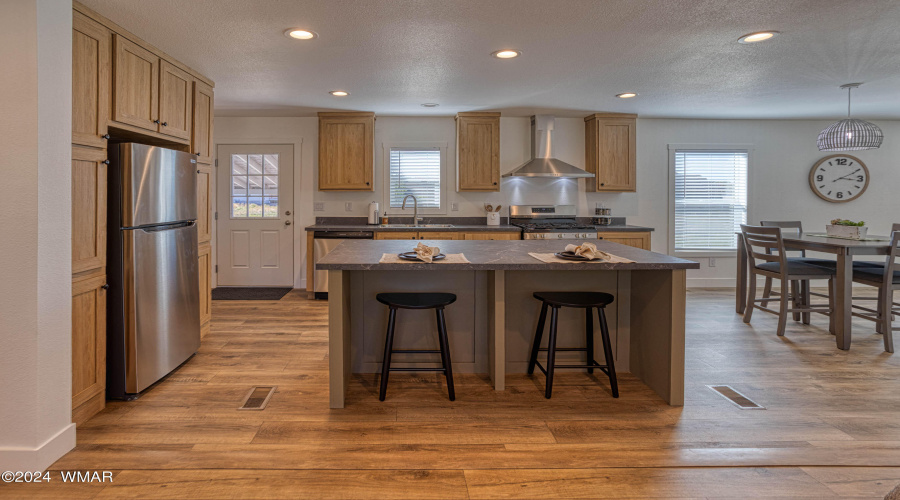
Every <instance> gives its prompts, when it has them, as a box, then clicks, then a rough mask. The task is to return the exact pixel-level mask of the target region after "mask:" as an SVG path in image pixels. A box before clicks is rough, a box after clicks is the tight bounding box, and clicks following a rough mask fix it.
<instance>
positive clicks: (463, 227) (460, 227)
mask: <svg viewBox="0 0 900 500" xmlns="http://www.w3.org/2000/svg"><path fill="white" fill-rule="evenodd" d="M436 224H441V223H440V222H438V223H436ZM304 229H305V230H307V231H386V232H391V231H393V232H403V231H423V232H424V231H440V232H457V231H460V232H469V233H471V232H478V231H484V232H498V233H499V232H506V231H509V232H518V231H521V230H522V228H520V227H517V226H511V225H509V224H501V225H499V226H488V225H486V224H453V227H384V226H381V225H379V224H372V225H370V224H328V223H324V224H322V223H320V224H313V225H312V226H306V227H305V228H304Z"/></svg>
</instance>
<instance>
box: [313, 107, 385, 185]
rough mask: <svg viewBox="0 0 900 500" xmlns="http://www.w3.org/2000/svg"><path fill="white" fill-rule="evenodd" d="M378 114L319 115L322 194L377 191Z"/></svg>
mask: <svg viewBox="0 0 900 500" xmlns="http://www.w3.org/2000/svg"><path fill="white" fill-rule="evenodd" d="M374 149H375V113H364V112H337V113H324V112H323V113H319V191H374V190H375V186H374V184H375V183H374V180H373V174H372V170H373V169H372V159H373V156H374Z"/></svg>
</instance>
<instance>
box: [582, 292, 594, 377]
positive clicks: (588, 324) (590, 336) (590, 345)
mask: <svg viewBox="0 0 900 500" xmlns="http://www.w3.org/2000/svg"><path fill="white" fill-rule="evenodd" d="M584 313H585V314H584V316H585V317H584V321H585V323H584V335H585V337H587V365H588V369H587V371H588V373H594V368H593V365H594V313H593V311H591V308H590V307H585V308H584Z"/></svg>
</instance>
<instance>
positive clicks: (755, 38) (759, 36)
mask: <svg viewBox="0 0 900 500" xmlns="http://www.w3.org/2000/svg"><path fill="white" fill-rule="evenodd" d="M777 34H778V32H777V31H760V32H758V33H750V34H749V35H744V36H742V37H740V38H738V42H740V43H756V42H764V41H766V40H769V39H771V38H772V37H774V36H775V35H777Z"/></svg>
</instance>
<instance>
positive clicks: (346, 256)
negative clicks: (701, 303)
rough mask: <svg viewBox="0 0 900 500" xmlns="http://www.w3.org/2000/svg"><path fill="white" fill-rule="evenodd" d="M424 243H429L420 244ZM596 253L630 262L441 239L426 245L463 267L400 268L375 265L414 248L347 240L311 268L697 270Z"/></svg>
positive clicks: (610, 248) (634, 252) (647, 257)
mask: <svg viewBox="0 0 900 500" xmlns="http://www.w3.org/2000/svg"><path fill="white" fill-rule="evenodd" d="M424 242H425V243H428V240H425V241H424ZM593 242H594V243H595V244H596V245H597V248H598V249H600V250H603V251H606V252H609V253H611V254H614V255H617V256H619V257H624V258H627V259H631V260H633V261H634V263H629V264H624V263H620V264H612V263H604V262H581V263H571V264H570V263H553V264H548V263H546V262H541V261H539V260H537V259H535V258H534V257H532V256H530V255H528V253H529V252H535V253H555V252H561V251H563V250H564V249H565V244H564V242H560V241H534V240H518V241H517V240H506V241H472V240H469V241H466V240H443V241H434V242H432V243H431V244H432V245H436V246H439V247H440V249H441V252H442V253H445V254H450V253H462V254H464V255H465V256H466V258H467V259H468V260H469V263H468V264H440V263H434V264H426V263H424V262H422V263H415V262H413V263H401V264H379V263H378V261H379V260H381V255H382V254H385V253H393V254H397V253H401V252H409V251H412V249H413V247H414V246H415V245H413V244H412V243H411V242H409V241H405V240H349V241H344V242H341V244H339V245H338V246H337V247H335V249H334V250H332V251H331V252H330V253H329V254H328V255H326V256H325V257H323V258H322V260H320V261H319V262H317V263H316V269H320V270H326V271H327V270H344V271H579V270H582V271H587V270H590V271H606V270H609V271H627V270H667V269H699V268H700V264H698V263H697V262H693V261H690V260H684V259H679V258H676V257H671V256H668V255H664V254H661V253H656V252H650V251H647V250H641V249H639V248H634V247H630V246H625V245H619V244H618V243H611V242H608V241H603V240H594V241H593Z"/></svg>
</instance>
